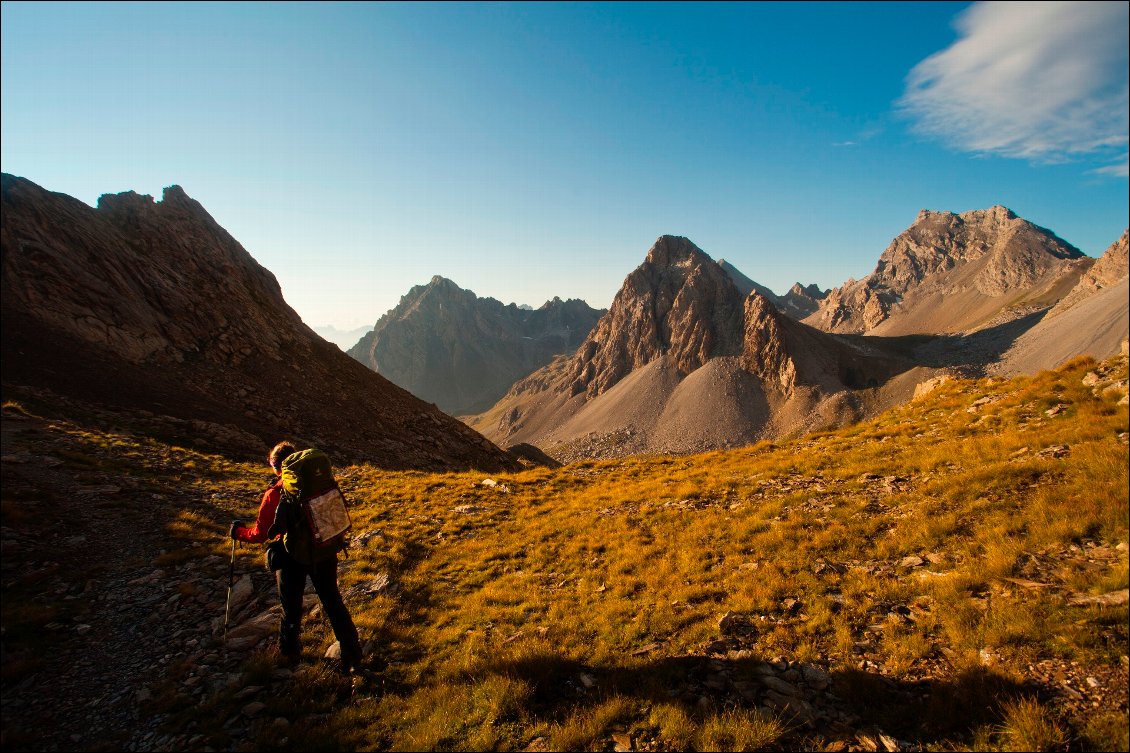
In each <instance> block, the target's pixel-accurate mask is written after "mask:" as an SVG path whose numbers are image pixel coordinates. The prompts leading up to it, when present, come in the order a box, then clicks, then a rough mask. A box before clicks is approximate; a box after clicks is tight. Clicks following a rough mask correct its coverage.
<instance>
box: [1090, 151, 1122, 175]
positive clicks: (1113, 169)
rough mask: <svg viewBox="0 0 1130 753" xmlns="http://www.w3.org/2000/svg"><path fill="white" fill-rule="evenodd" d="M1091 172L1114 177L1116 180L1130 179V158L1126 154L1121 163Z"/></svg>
mask: <svg viewBox="0 0 1130 753" xmlns="http://www.w3.org/2000/svg"><path fill="white" fill-rule="evenodd" d="M1091 172H1093V173H1098V174H1099V175H1113V176H1114V177H1116V178H1130V156H1128V155H1125V154H1124V155H1122V161H1121V162H1118V163H1115V164H1113V165H1106V166H1105V167H1100V168H1098V169H1096V170H1092V171H1091Z"/></svg>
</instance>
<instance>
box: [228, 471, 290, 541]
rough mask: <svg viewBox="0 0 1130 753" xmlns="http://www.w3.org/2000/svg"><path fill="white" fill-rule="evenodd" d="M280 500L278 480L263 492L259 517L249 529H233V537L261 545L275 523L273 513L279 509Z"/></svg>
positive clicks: (280, 489)
mask: <svg viewBox="0 0 1130 753" xmlns="http://www.w3.org/2000/svg"><path fill="white" fill-rule="evenodd" d="M280 499H282V484H281V483H280V482H279V480H278V479H275V482H274V483H273V484H271V485H270V486H268V487H267V491H265V492H263V501H262V502H260V503H259V517H258V519H256V521H255V525H253V526H252V527H251V528H247V527H244V526H240V527H239V528H236V529H235V537H236V539H238V540H239V541H246V542H248V543H250V544H262V543H263V542H264V541H266V540H267V532H268V531H270V530H271V526H272V525H274V522H275V513H276V512H277V511H278V509H279V500H280Z"/></svg>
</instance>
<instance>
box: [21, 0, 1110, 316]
mask: <svg viewBox="0 0 1130 753" xmlns="http://www.w3.org/2000/svg"><path fill="white" fill-rule="evenodd" d="M1127 8H1128V4H1127V3H1125V2H1115V3H1067V4H1056V3H1037V4H1025V3H1003V4H996V3H987V4H974V5H970V4H968V3H908V4H900V3H885V2H884V3H783V4H777V3H754V4H740V3H723V4H707V3H694V4H687V5H684V4H678V3H661V4H647V3H625V4H612V3H599V4H582V3H576V4H574V3H570V4H560V5H559V4H519V3H505V4H498V5H495V4H450V3H439V4H399V3H398V4H365V3H349V4H343V5H333V4H298V3H282V4H271V3H262V4H259V3H257V4H236V3H220V4H207V3H191V4H183V5H182V4H176V3H172V4H157V3H144V4H112V3H81V4H73V5H72V4H65V3H28V2H14V3H13V2H4V3H3V5H2V14H3V18H2V25H0V34H2V44H0V56H2V65H0V76H2V87H0V96H2V107H0V125H2V129H0V130H2V145H0V146H2V148H0V162H2V169H3V171H4V172H9V173H14V174H16V175H20V176H23V177H26V178H28V179H30V180H32V181H34V182H36V183H38V184H39V185H41V186H43V187H44V188H47V189H49V190H52V191H59V192H62V193H66V194H69V195H71V196H74V197H76V198H78V199H81V200H83V201H85V202H87V203H90V204H92V205H93V204H94V203H96V202H97V198H98V196H99V195H101V194H103V193H116V192H120V191H126V190H134V191H137V192H139V193H147V194H152V195H154V196H156V197H158V198H159V197H160V195H161V190H162V188H163V187H164V186H168V185H171V184H179V185H181V186H183V187H184V189H185V190H186V191H187V192H188V194H189V195H190V196H192V197H193V198H195V199H197V200H198V201H200V202H201V204H203V205H204V207H205V208H206V209H207V210H208V211H209V212H210V213H211V214H212V216H213V217H215V218H216V220H217V221H218V222H219V223H220V224H221V225H223V226H224V227H225V228H227V229H228V230H229V231H230V232H231V233H232V235H234V236H235V237H236V238H237V239H238V240H239V241H240V242H241V243H242V244H243V245H244V247H245V248H247V250H248V251H249V252H250V253H251V254H252V255H253V256H254V257H255V258H256V259H257V260H258V261H259V262H260V263H262V264H263V265H264V266H266V267H267V268H269V269H270V270H271V271H272V272H274V273H275V275H276V276H277V277H278V278H279V281H280V283H281V284H282V287H283V292H284V295H285V296H286V298H287V301H288V302H289V303H290V304H291V305H292V306H293V307H294V308H295V309H296V310H297V311H298V312H299V314H301V315H302V317H303V318H304V319H305V321H306V322H307V323H308V324H311V325H324V324H333V325H336V326H338V327H341V328H345V327H354V326H357V325H359V324H372V323H373V322H375V321H376V319H377V318H378V317H379V316H380V315H381V314H383V313H384V312H385V311H387V310H388V309H390V308H392V307H393V306H395V305H396V303H397V301H398V300H399V298H400V296H401V295H403V294H404V293H405V292H407V290H408V289H409V288H410V287H411V286H413V285H417V284H422V283H425V282H427V281H428V280H429V279H430V278H431V277H432V276H433V275H436V274H439V275H443V276H445V277H449V278H451V279H452V280H454V281H455V282H457V283H458V284H459V285H461V286H462V287H465V288H469V289H471V290H474V291H475V292H476V293H478V294H479V295H484V296H485V295H489V296H493V297H495V298H498V299H500V300H502V301H503V302H511V301H513V302H517V303H528V304H532V305H535V306H537V305H539V304H541V303H542V302H543V301H545V300H546V299H548V298H550V297H552V296H554V295H558V296H561V297H562V298H583V299H585V300H586V301H588V302H589V303H590V304H591V305H593V306H597V307H606V306H608V305H609V304H610V303H611V301H612V297H613V296H614V294H615V292H616V291H617V290H618V289H619V287H620V284H621V283H622V281H623V279H624V277H625V276H626V275H627V274H628V273H629V272H630V271H631V270H632V269H634V268H635V267H636V266H637V265H638V264H639V263H640V262H641V261H642V260H643V258H644V255H645V253H646V252H647V249H648V248H649V247H650V245H651V244H652V242H654V240H655V238H656V237H658V236H659V235H662V234H665V233H669V234H675V235H685V236H687V237H689V238H690V239H691V240H693V241H694V242H695V243H696V244H698V245H699V246H700V247H701V248H702V249H703V250H705V251H706V252H707V253H709V254H710V255H712V256H713V257H714V258H716V259H718V258H725V259H727V260H729V261H731V262H732V263H733V264H735V265H736V266H737V267H738V268H739V269H741V270H742V271H743V272H745V273H746V274H747V275H748V276H750V277H751V278H753V279H755V280H757V281H758V282H760V283H762V284H764V285H767V286H769V287H770V288H772V289H773V290H775V291H777V292H784V291H785V290H786V289H787V288H788V287H789V286H790V285H791V284H792V283H793V282H794V281H798V280H799V281H801V282H804V283H810V282H815V283H817V284H819V285H820V286H822V287H825V288H828V287H833V286H836V285H839V284H841V283H843V282H844V281H845V280H846V279H847V278H849V277H856V278H859V277H863V276H865V275H867V274H868V273H870V272H871V270H872V269H873V268H874V266H875V262H876V260H877V259H878V257H879V254H880V253H882V251H883V249H884V248H886V246H887V245H888V244H889V243H890V241H891V240H892V239H893V238H894V237H895V236H896V235H897V234H898V233H899V232H901V231H902V230H904V229H905V228H906V227H907V226H908V225H910V224H911V223H912V222H913V221H914V218H915V215H916V214H917V212H918V210H919V209H922V208H929V209H935V210H950V211H955V212H963V211H968V210H971V209H983V208H986V207H989V206H991V205H993V204H1004V205H1005V206H1008V207H1010V208H1011V209H1012V210H1013V211H1015V212H1016V213H1017V214H1019V215H1020V216H1022V217H1025V218H1026V219H1029V220H1031V221H1033V222H1035V223H1036V224H1038V225H1042V226H1044V227H1048V228H1050V229H1052V230H1053V231H1055V232H1056V233H1057V234H1059V235H1060V236H1061V237H1063V238H1064V239H1066V240H1068V241H1069V242H1071V243H1074V244H1075V245H1077V246H1078V247H1080V248H1081V249H1082V250H1083V251H1084V252H1086V253H1088V254H1091V255H1098V254H1101V253H1102V251H1103V250H1105V248H1106V247H1107V246H1108V245H1109V244H1110V243H1112V242H1113V241H1114V240H1115V239H1116V238H1117V237H1118V236H1119V235H1120V234H1121V232H1122V231H1123V229H1125V228H1126V226H1127V224H1128V220H1127V215H1128V208H1127V207H1128V201H1130V197H1128V190H1127V187H1128V181H1127V167H1126V165H1127V128H1128V126H1127V120H1128V116H1127V67H1128V42H1127Z"/></svg>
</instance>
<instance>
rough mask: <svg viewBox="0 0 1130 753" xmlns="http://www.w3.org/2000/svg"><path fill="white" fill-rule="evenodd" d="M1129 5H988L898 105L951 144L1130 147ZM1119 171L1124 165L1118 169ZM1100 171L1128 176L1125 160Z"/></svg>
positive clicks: (1063, 150)
mask: <svg viewBox="0 0 1130 753" xmlns="http://www.w3.org/2000/svg"><path fill="white" fill-rule="evenodd" d="M1128 8H1130V4H1127V3H1125V2H1054V3H1052V2H1037V3H1028V2H1024V3H1013V2H984V3H978V4H976V5H973V6H971V7H969V8H968V9H966V10H965V11H964V12H963V13H962V14H961V15H960V16H958V17H957V20H956V21H955V28H956V29H957V30H958V32H959V34H960V37H959V39H958V40H957V41H956V42H954V43H953V44H952V45H951V46H950V47H948V48H946V49H945V50H942V51H941V52H938V53H936V54H934V55H931V56H930V57H928V58H926V59H925V60H923V61H922V62H921V63H919V64H918V65H916V66H915V67H914V69H913V70H911V71H910V73H909V75H908V76H907V89H906V92H905V94H904V95H903V98H902V99H901V100H900V102H899V104H900V106H901V107H902V109H903V110H904V111H905V112H906V113H908V114H910V115H911V116H912V117H913V118H915V120H916V121H917V128H918V129H919V130H921V131H922V132H924V133H927V134H930V135H932V136H936V137H939V138H941V139H942V140H944V141H945V142H947V143H949V144H950V145H951V146H953V147H955V148H958V149H962V150H967V151H973V152H979V153H984V154H999V155H1004V156H1007V157H1020V158H1025V159H1032V160H1037V161H1042V162H1059V161H1063V160H1066V159H1069V158H1071V157H1073V156H1078V155H1083V154H1094V153H1105V152H1112V154H1111V159H1115V156H1114V155H1117V154H1118V151H1120V150H1125V149H1126V146H1127V130H1128V128H1130V124H1128V116H1127V107H1128V102H1130V97H1128V94H1130V86H1128V74H1127V65H1128V58H1130V54H1128V46H1130V45H1128V43H1127V21H1128V18H1130V14H1128ZM1119 171H1121V172H1119ZM1097 172H1100V173H1103V174H1110V175H1123V176H1125V175H1126V165H1125V163H1123V164H1122V165H1121V166H1120V165H1111V166H1110V167H1108V168H1101V169H1100V170H1098V171H1097Z"/></svg>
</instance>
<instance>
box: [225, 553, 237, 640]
mask: <svg viewBox="0 0 1130 753" xmlns="http://www.w3.org/2000/svg"><path fill="white" fill-rule="evenodd" d="M233 585H235V539H232V540H231V567H229V568H228V603H227V606H226V607H224V644H225V645H227V642H228V618H229V617H231V589H232V586H233Z"/></svg>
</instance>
